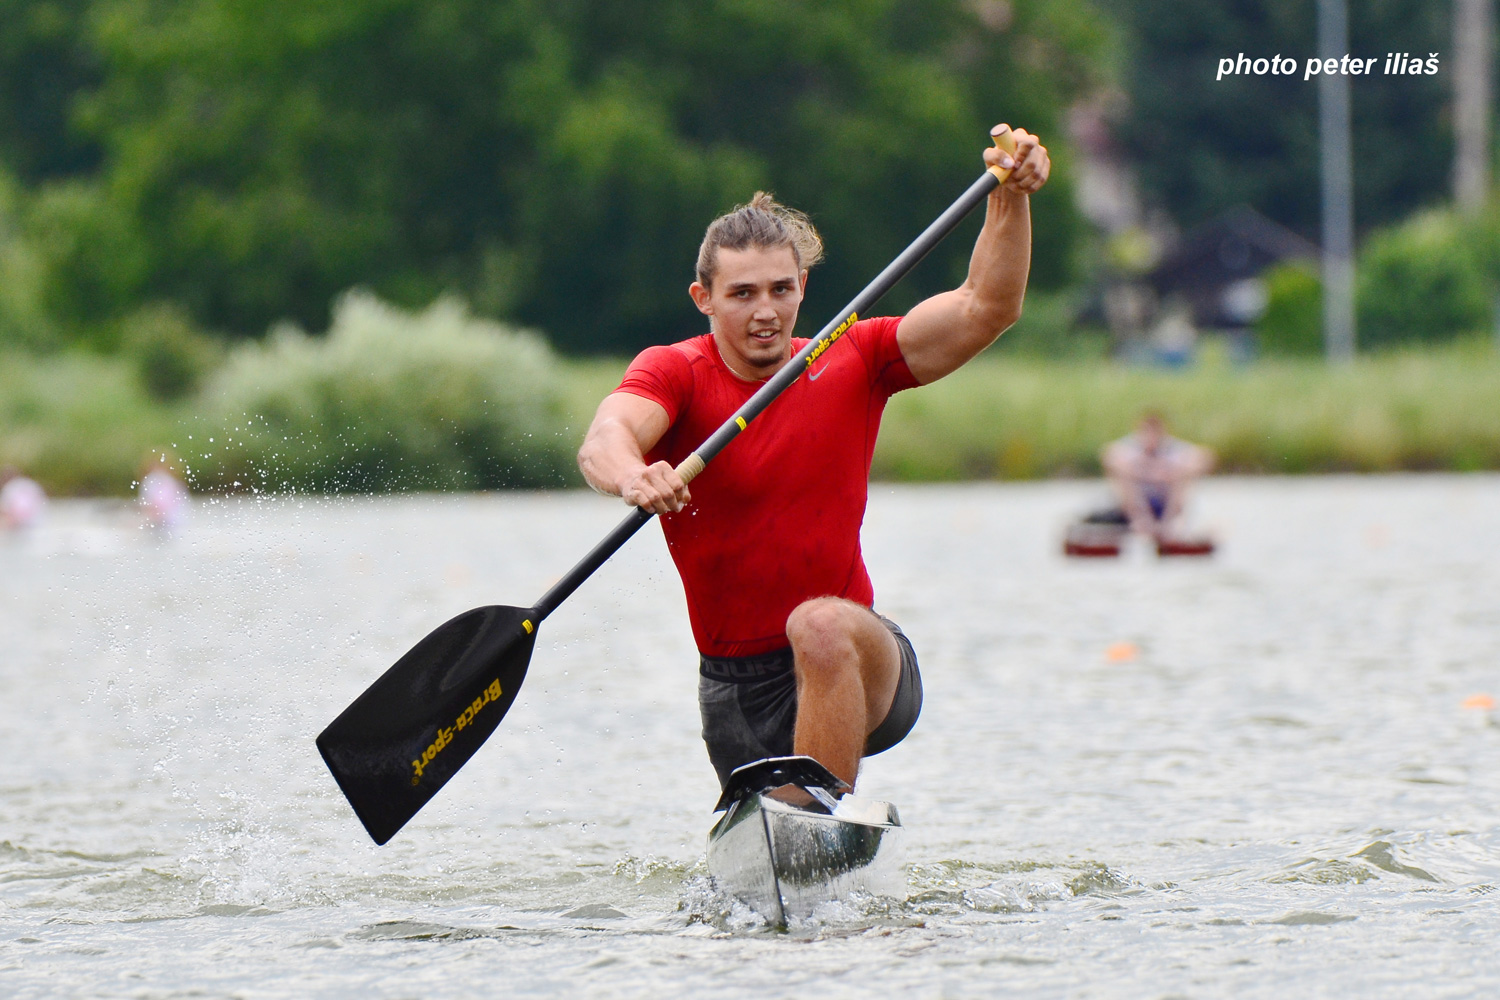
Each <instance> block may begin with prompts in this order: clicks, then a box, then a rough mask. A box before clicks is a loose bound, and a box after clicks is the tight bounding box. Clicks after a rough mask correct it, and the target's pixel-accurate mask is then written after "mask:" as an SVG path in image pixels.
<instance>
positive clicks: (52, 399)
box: [0, 351, 176, 496]
mask: <svg viewBox="0 0 1500 1000" xmlns="http://www.w3.org/2000/svg"><path fill="white" fill-rule="evenodd" d="M175 423H176V414H175V412H173V411H171V410H169V409H168V408H166V407H163V406H160V405H158V404H156V403H154V402H153V401H152V400H151V399H149V398H148V397H147V396H146V394H145V392H143V391H142V389H141V385H140V382H139V381H138V380H137V379H136V378H135V373H134V372H133V371H132V370H131V368H130V366H129V365H128V364H127V363H126V362H125V361H124V359H121V358H111V357H102V356H99V355H97V354H89V353H85V352H56V353H51V354H48V355H46V356H42V357H38V356H35V355H31V354H28V353H26V352H21V351H0V464H14V465H18V466H20V467H21V468H22V469H24V470H25V471H26V472H27V473H28V474H29V475H31V476H33V477H35V478H36V479H37V480H38V481H39V482H40V483H41V484H42V485H43V486H44V487H45V488H46V490H47V492H48V493H52V494H61V495H69V496H87V495H113V496H123V495H125V494H128V493H129V492H130V490H131V487H132V486H133V480H134V479H135V476H136V472H137V470H138V469H139V468H140V462H141V459H142V458H144V457H145V456H146V454H147V453H148V452H149V451H150V450H151V449H153V448H157V447H163V446H165V444H166V443H168V442H170V441H172V440H174V437H173V427H174V426H175Z"/></svg>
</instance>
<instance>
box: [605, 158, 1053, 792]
mask: <svg viewBox="0 0 1500 1000" xmlns="http://www.w3.org/2000/svg"><path fill="white" fill-rule="evenodd" d="M1015 139H1016V149H1015V154H1014V156H1011V155H1009V154H1006V153H1004V152H1002V151H1000V150H998V149H986V150H985V152H984V159H985V163H986V165H988V166H995V165H998V166H999V167H1000V168H1001V169H1007V170H1010V171H1011V173H1010V176H1009V178H1008V179H1007V180H1006V181H1005V183H1004V184H1002V185H1001V186H1000V187H999V188H997V189H996V190H995V192H994V193H993V194H991V195H990V196H989V201H988V205H987V206H986V214H985V222H984V227H983V229H982V231H981V232H980V235H979V239H978V241H977V243H976V244H975V247H974V253H973V256H972V258H971V261H970V265H969V275H968V278H967V280H965V282H964V283H963V285H961V286H960V287H959V288H957V289H954V290H953V291H950V292H944V293H942V294H940V295H936V296H933V297H932V298H930V299H927V300H926V301H924V302H922V303H919V304H918V305H917V306H916V307H915V308H913V309H912V310H911V312H909V313H908V314H907V315H906V316H905V317H882V318H876V319H865V320H861V321H859V322H856V323H854V324H853V325H852V326H851V327H850V328H849V329H848V330H847V331H845V332H844V333H843V334H842V335H841V337H840V338H839V340H843V341H848V343H839V342H837V341H833V342H830V344H829V345H828V349H827V350H826V351H824V352H823V353H822V354H821V356H819V357H817V358H816V359H815V360H813V362H812V363H811V364H810V365H809V367H808V370H807V374H806V376H805V377H804V378H802V379H800V380H799V381H798V382H797V383H795V384H794V385H792V386H791V387H790V388H788V389H787V390H786V391H785V393H783V395H782V396H781V397H779V398H778V399H777V400H776V401H775V403H774V404H773V405H772V406H770V407H769V408H768V409H767V410H766V411H765V413H764V414H762V415H761V416H760V418H759V419H758V420H757V421H756V426H755V428H754V429H753V430H752V431H748V432H747V433H745V434H744V435H742V437H741V438H740V439H737V440H736V441H735V442H734V443H733V444H732V445H731V446H730V447H728V448H727V449H726V450H725V451H724V452H723V454H722V455H720V456H719V458H718V459H717V461H716V462H715V463H714V464H713V465H712V466H710V467H709V468H707V469H706V470H705V471H704V472H703V473H702V474H701V475H700V476H699V477H698V478H697V479H696V480H695V481H694V483H693V489H692V491H691V492H690V491H689V489H688V487H687V484H686V483H684V482H683V480H682V478H681V477H680V476H679V475H678V474H677V472H676V471H674V469H675V466H677V465H678V463H680V462H681V461H682V460H683V459H684V458H685V457H686V456H687V455H688V454H689V453H690V452H691V451H692V450H693V448H694V447H695V446H696V445H698V444H699V443H700V442H701V441H702V440H704V438H705V437H706V436H707V435H708V434H709V433H711V432H712V431H714V430H716V429H717V428H718V427H719V426H720V425H721V424H722V423H723V422H724V421H725V420H727V419H728V418H729V417H730V416H731V415H732V414H733V413H734V412H735V410H736V409H737V408H738V407H739V406H740V405H741V404H742V403H744V402H745V401H746V400H747V399H749V398H750V396H751V395H752V394H753V393H754V392H755V390H756V389H758V388H759V387H760V386H761V385H762V384H763V383H764V382H765V380H766V379H768V378H770V377H771V376H772V375H774V374H775V373H776V372H777V371H779V370H780V369H781V368H782V367H783V366H784V365H786V364H787V362H788V361H789V360H790V359H791V358H792V355H793V354H794V353H795V352H796V351H797V349H798V348H799V347H800V346H801V344H803V343H805V341H803V340H794V339H793V336H792V331H793V328H794V326H795V324H796V322H797V311H798V308H799V307H800V305H801V303H802V298H803V294H804V292H805V290H806V287H807V273H808V269H809V268H811V267H812V266H813V265H815V264H816V263H817V262H818V260H819V259H820V258H821V256H822V243H821V240H820V239H819V237H818V235H817V232H816V231H815V230H814V228H813V226H812V225H811V223H810V222H809V220H808V219H807V217H806V216H805V215H803V214H801V213H800V212H796V211H794V210H792V209H789V208H786V207H785V206H782V205H779V204H777V203H776V202H775V201H774V200H773V199H772V198H771V197H770V196H769V195H767V194H764V193H757V194H756V196H755V198H754V199H753V200H752V201H751V202H750V203H749V204H747V205H743V206H741V207H739V208H737V209H735V210H734V211H732V212H730V213H729V214H727V215H725V216H722V217H720V218H719V219H716V220H715V221H714V222H713V223H712V224H711V225H710V226H709V227H708V231H707V233H706V234H705V236H704V240H703V244H702V246H701V247H700V249H699V252H698V261H697V269H696V270H697V280H696V281H694V282H693V283H692V285H691V286H689V289H688V293H689V294H690V295H691V296H692V299H693V302H694V304H695V305H696V306H697V307H698V309H699V311H700V312H702V313H703V314H704V315H706V316H708V318H709V327H710V332H709V333H707V334H704V335H702V336H699V337H694V338H692V339H689V340H685V341H682V342H680V343H677V344H672V345H668V346H661V347H652V348H648V349H647V350H645V351H643V352H642V353H641V354H640V355H639V356H637V357H636V359H635V360H634V362H632V363H631V365H630V368H629V370H627V372H626V374H625V377H624V379H623V380H622V381H621V383H620V386H619V388H618V389H616V390H615V391H614V392H613V393H611V394H610V395H609V396H607V397H606V398H605V399H604V401H603V402H602V403H600V405H599V410H598V412H597V414H596V415H595V417H594V421H593V423H592V424H591V425H590V427H589V431H588V434H587V436H586V437H585V439H584V442H583V446H582V448H581V449H580V450H579V454H578V462H579V467H580V468H581V469H582V471H583V474H584V476H585V478H586V479H587V480H588V482H589V484H590V485H591V486H593V487H594V488H595V489H597V490H599V491H601V492H604V493H609V494H612V495H615V496H620V497H623V498H624V500H625V502H626V503H629V504H632V505H635V506H638V507H641V508H643V509H645V510H649V511H651V512H653V513H656V514H659V515H661V518H662V530H663V532H664V534H665V535H666V539H667V545H668V548H669V550H670V551H671V553H672V558H673V560H674V561H675V562H676V564H677V568H678V572H679V573H680V575H681V577H682V581H683V587H684V590H685V591H686V594H687V602H688V614H689V618H690V620H691V623H692V628H693V636H694V639H695V640H696V642H697V645H698V650H699V654H700V660H699V674H700V678H699V708H700V710H701V713H702V717H703V738H704V741H705V742H706V743H707V745H708V753H709V759H710V761H711V762H712V763H713V766H714V769H715V770H716V771H717V772H718V775H719V779H720V782H721V783H723V782H724V781H726V780H727V778H728V776H729V773H730V772H731V771H732V770H733V769H734V768H735V767H737V766H739V765H742V764H746V763H749V762H751V761H754V760H758V759H761V758H764V757H772V756H784V755H787V754H791V753H796V754H800V755H805V756H809V757H813V758H815V759H816V760H818V761H820V762H821V763H822V764H823V765H824V766H826V767H827V768H828V769H829V770H831V771H832V772H833V773H834V774H835V775H837V776H838V777H839V778H841V779H842V780H844V781H846V782H848V783H849V784H850V785H851V786H852V785H853V783H854V781H855V778H856V777H857V775H858V771H859V762H860V759H861V757H863V756H867V755H870V754H875V753H879V752H881V751H883V750H885V749H888V748H889V747H891V746H894V745H895V744H896V743H897V742H899V741H900V740H901V739H902V738H904V737H905V736H906V734H907V733H908V732H909V731H910V730H911V727H912V726H913V724H914V723H915V722H916V718H917V714H918V712H919V711H920V709H921V703H922V685H921V677H920V674H919V673H918V670H917V661H916V655H915V652H914V651H913V649H912V645H911V643H910V641H909V640H908V639H907V638H906V636H905V635H904V634H902V632H901V630H900V629H899V628H898V627H897V626H896V625H895V623H893V622H891V621H890V620H889V619H886V618H883V617H881V616H879V615H877V614H876V613H875V612H874V611H873V610H872V605H873V602H874V590H873V587H872V586H871V583H870V578H869V574H868V573H867V572H866V570H865V565H864V560H863V557H862V555H861V553H860V546H859V530H860V525H861V523H862V522H863V518H864V511H865V505H866V501H867V497H868V491H869V471H870V458H871V455H872V454H873V452H874V447H875V436H876V432H877V431H878V428H879V422H880V415H881V412H882V411H883V409H884V406H885V401H886V400H887V399H888V398H889V397H890V396H891V395H892V394H894V393H896V392H899V391H901V390H903V389H909V388H913V387H916V386H920V385H925V384H928V383H931V382H934V381H936V380H937V379H940V378H942V377H943V376H944V375H947V374H949V373H950V372H952V371H954V370H956V369H957V368H959V367H960V366H962V365H963V364H964V363H966V362H967V361H969V360H970V359H971V358H973V357H974V356H975V355H976V354H978V353H979V352H980V351H982V350H983V349H984V348H985V347H987V346H989V345H990V344H991V343H993V342H994V340H995V338H996V337H998V336H999V335H1000V334H1001V333H1002V332H1004V330H1005V329H1006V328H1007V327H1009V326H1010V325H1011V324H1012V323H1014V322H1015V321H1016V319H1017V318H1018V317H1019V316H1020V312H1021V302H1022V299H1023V297H1024V295H1025V291H1026V278H1027V273H1028V270H1029V268H1030V259H1031V221H1030V208H1029V201H1028V196H1029V195H1030V194H1032V193H1034V192H1035V191H1037V190H1038V189H1039V188H1041V186H1042V185H1043V184H1044V183H1045V182H1046V180H1047V175H1048V172H1049V170H1050V161H1049V160H1048V157H1047V151H1046V149H1045V148H1044V147H1043V146H1042V145H1041V144H1040V143H1039V142H1038V141H1037V139H1036V138H1035V137H1034V136H1032V135H1030V134H1028V133H1026V132H1024V131H1020V130H1017V131H1016V132H1015Z"/></svg>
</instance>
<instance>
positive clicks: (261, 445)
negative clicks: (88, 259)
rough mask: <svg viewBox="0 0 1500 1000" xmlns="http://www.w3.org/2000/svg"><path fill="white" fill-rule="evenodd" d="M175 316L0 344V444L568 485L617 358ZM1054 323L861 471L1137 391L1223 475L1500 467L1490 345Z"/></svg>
mask: <svg viewBox="0 0 1500 1000" xmlns="http://www.w3.org/2000/svg"><path fill="white" fill-rule="evenodd" d="M1040 312H1042V313H1045V310H1041V311H1040ZM176 324H177V320H176V319H174V317H173V314H172V313H170V311H165V312H160V313H157V314H155V316H154V319H152V318H151V317H146V318H143V319H141V320H140V321H139V323H138V326H137V328H136V329H134V331H133V332H132V333H131V334H130V337H129V340H130V342H131V343H132V344H134V345H135V346H133V347H130V348H127V349H123V350H122V351H121V352H120V353H117V354H113V355H100V354H96V353H91V352H60V353H53V354H50V355H45V356H39V355H34V354H27V353H21V352H15V351H13V352H11V353H8V354H6V355H5V356H4V357H3V358H0V462H5V463H14V464H16V465H19V466H21V467H22V468H24V469H26V470H27V471H29V472H30V473H31V474H32V475H34V476H36V477H37V478H38V479H39V480H40V481H41V482H42V483H43V485H44V486H45V487H46V488H47V489H48V490H49V491H50V492H52V493H54V494H71V495H101V494H102V495H109V494H123V493H126V492H128V491H129V490H130V488H131V485H132V483H133V481H134V480H135V478H136V477H137V475H138V474H139V471H140V468H141V466H142V464H143V462H144V461H145V459H146V458H147V456H148V455H150V454H152V453H157V454H160V453H163V452H167V453H171V454H172V455H174V456H175V457H176V459H177V460H178V461H180V462H181V463H182V464H183V466H184V467H185V469H186V471H187V472H188V473H189V478H190V481H191V483H192V485H193V486H194V488H196V489H199V490H208V491H228V492H234V491H249V490H259V491H273V492H284V491H291V490H295V491H312V492H384V491H393V490H434V489H497V488H525V487H566V486H573V485H577V484H578V482H579V481H578V477H577V473H576V472H575V471H574V469H573V452H574V449H575V448H576V447H577V444H578V441H579V440H580V439H581V437H582V435H583V432H584V430H585V429H586V428H587V426H588V422H589V419H590V417H591V416H592V414H593V410H594V407H595V406H596V405H597V404H598V401H599V399H600V398H602V397H603V396H604V394H606V393H607V392H609V390H610V389H611V388H613V386H614V385H615V384H616V383H617V381H618V379H619V376H620V374H621V372H622V371H623V369H624V365H625V362H624V360H622V359H608V358H595V359H568V358H565V357H562V356H559V355H557V354H556V353H554V352H553V351H552V350H551V349H550V348H549V347H548V346H547V344H546V342H545V340H543V339H542V338H541V337H539V336H538V335H536V334H533V333H529V332H527V331H524V330H517V329H514V328H510V327H507V326H503V325H501V324H498V323H495V322H493V321H490V320H485V319H481V318H477V317H475V316H473V315H472V314H471V313H470V312H469V311H468V310H467V309H466V308H465V307H464V306H463V305H462V304H460V303H459V302H457V301H456V300H451V299H445V300H439V301H438V302H437V303H435V304H434V305H432V306H430V307H428V308H427V309H425V310H422V311H419V312H416V313H407V312H404V311H402V310H399V309H397V308H395V307H393V306H390V305H388V304H385V303H383V302H381V301H380V300H378V299H376V298H374V297H373V296H370V295H367V294H352V295H349V296H345V297H344V298H343V299H342V300H341V301H340V304H339V305H338V306H337V307H336V309H335V318H334V321H333V323H332V325H331V327H330V329H329V331H328V332H327V333H326V334H324V335H320V336H310V335H308V334H306V333H304V332H302V331H300V330H298V329H297V328H295V327H290V326H284V327H282V328H281V329H280V330H278V331H277V332H275V333H273V334H272V335H271V336H269V337H268V338H266V339H265V340H263V341H259V342H255V341H252V342H247V343H243V344H240V345H239V346H237V347H234V348H232V349H229V350H224V349H223V348H221V347H219V346H217V345H215V344H213V343H204V342H202V341H201V340H199V339H197V338H194V337H193V336H191V335H189V334H188V333H186V332H184V331H183V330H181V329H179V328H178V326H177V325H176ZM1034 325H1035V324H1034ZM1063 336H1064V335H1063V334H1062V333H1061V332H1060V331H1053V330H1047V329H1045V328H1038V329H1031V330H1028V329H1027V328H1025V326H1024V324H1023V327H1021V328H1018V329H1017V330H1015V331H1013V332H1012V333H1011V334H1007V336H1006V337H1005V338H1002V340H1001V342H1000V343H999V344H998V345H996V347H994V348H992V349H991V350H990V351H988V352H986V353H985V354H984V355H982V356H981V357H980V358H978V359H977V360H976V361H974V362H973V363H972V364H971V365H969V366H968V367H966V368H964V369H962V370H960V371H959V372H957V373H955V374H954V375H952V376H950V377H949V378H947V379H945V380H944V381H942V382H940V383H938V384H936V385H933V386H929V387H926V388H924V389H921V390H919V391H914V392H907V393H902V394H900V395H898V396H897V397H895V399H893V400H892V402H891V404H890V406H889V408H888V410H887V412H886V417H885V422H884V427H883V430H882V434H881V440H880V444H879V447H878V449H877V451H876V455H875V465H874V475H875V476H876V477H877V478H881V479H891V480H961V479H1031V478H1041V477H1049V476H1088V475H1095V474H1097V473H1098V457H1097V456H1098V449H1099V446H1100V445H1101V444H1103V443H1104V442H1105V441H1108V440H1110V439H1112V438H1114V437H1117V436H1119V435H1120V434H1123V433H1125V432H1126V431H1128V430H1129V429H1130V427H1131V425H1132V424H1133V423H1134V421H1135V420H1136V418H1137V417H1138V416H1139V414H1140V413H1141V411H1142V410H1143V409H1146V408H1148V407H1152V408H1158V409H1160V410H1162V411H1163V412H1164V414H1165V415H1166V417H1167V419H1168V421H1169V423H1170V425H1171V426H1172V428H1173V429H1174V430H1175V431H1176V432H1177V433H1179V434H1180V435H1182V436H1184V437H1187V438H1190V439H1192V440H1195V441H1201V442H1203V443H1205V444H1207V445H1209V446H1211V447H1212V448H1214V449H1215V450H1216V451H1217V452H1218V453H1219V456H1220V468H1221V469H1222V470H1224V471H1230V472H1244V473H1276V474H1280V473H1307V472H1337V471H1352V472H1392V471H1398V470H1428V469H1431V470H1474V469H1500V406H1496V405H1495V400H1497V399H1500V350H1497V348H1496V346H1495V343H1494V341H1493V340H1490V339H1485V338H1474V337H1471V338H1468V339H1459V340H1456V341H1453V342H1450V343H1446V344H1441V345H1434V346H1429V347H1426V348H1423V349H1420V350H1417V349H1402V350H1391V351H1386V352H1381V353H1376V354H1371V355H1362V356H1360V357H1359V358H1358V359H1356V360H1355V361H1354V362H1353V363H1352V364H1350V365H1347V366H1343V367H1329V366H1328V365H1327V364H1325V363H1324V362H1323V361H1321V360H1319V359H1316V358H1299V357H1273V358H1265V359H1262V360H1259V361H1256V362H1253V363H1249V364H1236V363H1233V362H1231V361H1230V360H1228V358H1227V355H1224V354H1222V353H1220V352H1216V351H1214V350H1212V349H1208V350H1205V351H1203V352H1201V354H1200V358H1199V360H1198V362H1197V363H1196V364H1195V365H1193V366H1191V367H1188V368H1183V369H1162V368H1155V367H1140V366H1131V365H1125V364H1122V363H1120V362H1117V361H1112V360H1109V359H1108V358H1106V357H1103V356H1102V355H1101V353H1100V351H1101V349H1102V344H1100V343H1098V342H1095V341H1092V340H1090V339H1089V338H1087V337H1080V338H1078V339H1077V340H1076V341H1075V342H1073V343H1072V345H1071V347H1070V346H1069V345H1068V344H1067V343H1064V342H1063V341H1062V340H1061V338H1062V337H1063ZM143 357H147V358H153V359H155V360H154V362H153V363H151V364H143V363H142V362H141V358H143ZM164 369H170V370H172V371H175V372H177V373H178V375H177V376H176V377H174V378H172V379H164V378H163V377H162V376H161V371H162V370H164Z"/></svg>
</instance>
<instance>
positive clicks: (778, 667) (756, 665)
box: [698, 616, 922, 786]
mask: <svg viewBox="0 0 1500 1000" xmlns="http://www.w3.org/2000/svg"><path fill="white" fill-rule="evenodd" d="M877 617H879V618H880V620H881V622H883V623H884V624H885V627H886V628H888V629H890V630H891V635H893V636H895V638H896V646H897V648H898V649H900V651H901V679H900V680H899V681H897V682H896V695H895V697H894V698H892V699H891V709H890V711H889V712H887V713H886V716H885V720H884V721H882V722H881V723H880V725H879V726H877V727H875V731H874V732H872V733H871V734H870V735H869V737H868V738H867V739H866V740H865V756H866V757H872V756H874V755H875V754H878V753H880V752H881V751H884V750H889V749H890V748H891V747H893V746H895V745H896V744H897V743H900V742H901V741H902V740H903V739H905V738H906V734H907V733H909V732H911V729H912V726H914V725H916V723H917V716H918V715H919V714H921V711H922V674H921V672H920V671H918V670H917V653H916V650H914V649H912V645H911V640H910V639H908V638H907V637H906V634H905V633H903V632H902V631H901V629H900V627H899V626H897V625H896V623H895V622H893V621H891V620H890V619H889V618H886V617H884V616H877ZM698 711H699V712H700V713H701V715H702V716H703V742H704V743H706V744H708V759H709V761H710V762H711V763H712V764H713V766H714V770H715V771H717V772H718V774H719V784H720V785H721V786H722V785H723V784H724V783H725V782H726V781H728V780H729V772H731V771H733V770H734V769H735V768H737V767H739V766H740V765H741V764H748V763H750V762H751V761H756V760H761V759H763V758H766V757H785V756H787V755H789V754H790V753H791V752H792V735H793V731H794V730H795V728H796V725H797V678H796V674H795V673H793V671H792V651H791V649H790V648H787V649H778V650H775V651H773V652H770V653H762V654H761V655H759V656H735V657H710V656H703V657H699V661H698Z"/></svg>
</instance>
